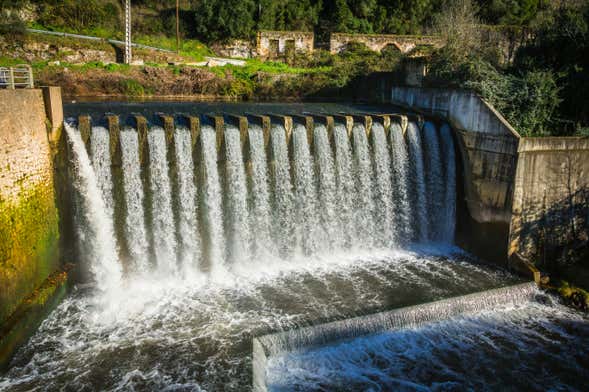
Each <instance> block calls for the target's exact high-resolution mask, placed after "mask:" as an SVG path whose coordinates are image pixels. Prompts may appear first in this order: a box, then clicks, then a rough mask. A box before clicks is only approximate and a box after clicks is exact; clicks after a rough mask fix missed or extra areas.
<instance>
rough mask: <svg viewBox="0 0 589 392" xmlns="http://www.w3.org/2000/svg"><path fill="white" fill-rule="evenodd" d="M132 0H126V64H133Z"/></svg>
mask: <svg viewBox="0 0 589 392" xmlns="http://www.w3.org/2000/svg"><path fill="white" fill-rule="evenodd" d="M131 58H132V55H131V0H125V64H131Z"/></svg>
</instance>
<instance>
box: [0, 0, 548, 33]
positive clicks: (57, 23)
mask: <svg viewBox="0 0 589 392" xmlns="http://www.w3.org/2000/svg"><path fill="white" fill-rule="evenodd" d="M447 3H451V1H448V0H181V1H180V10H181V14H182V33H183V35H184V36H186V37H189V38H197V39H200V40H204V41H213V40H219V39H226V38H247V37H252V36H253V34H255V31H257V30H259V29H268V30H304V31H315V32H316V33H318V34H322V33H323V34H325V33H326V32H330V31H338V32H359V33H391V34H421V33H424V32H427V31H428V29H429V28H430V27H431V26H432V25H433V24H434V21H435V18H436V16H437V15H438V14H439V13H440V12H441V10H442V9H443V8H444V7H445V6H447ZM553 3H554V1H548V0H519V1H518V0H491V1H489V0H478V3H477V6H478V8H479V12H478V14H479V16H480V18H481V21H482V23H486V24H503V25H515V26H528V25H530V24H533V23H535V22H536V21H537V20H538V18H539V17H541V16H542V14H543V13H545V12H546V11H548V10H549V9H550V8H551V7H552V5H551V4H553ZM132 4H133V7H134V23H135V26H134V28H135V30H136V31H137V32H138V33H139V34H148V33H150V34H157V33H161V34H168V33H170V32H171V31H175V6H176V1H174V0H168V1H161V0H132ZM31 5H32V6H33V7H34V8H36V12H37V15H36V21H37V22H38V23H39V24H41V25H43V26H46V27H52V28H56V29H58V28H61V29H75V30H77V31H92V30H103V31H112V32H113V33H117V32H118V31H120V29H121V23H122V19H123V12H122V1H120V0H0V7H1V8H3V9H4V8H13V9H18V8H22V7H24V8H28V9H31V8H33V7H31Z"/></svg>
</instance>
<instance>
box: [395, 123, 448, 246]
mask: <svg viewBox="0 0 589 392" xmlns="http://www.w3.org/2000/svg"><path fill="white" fill-rule="evenodd" d="M389 134H390V141H391V142H390V143H391V153H392V181H393V199H394V200H395V203H394V205H393V207H394V211H395V219H396V222H397V228H398V229H397V231H396V236H397V241H398V242H406V241H408V240H409V239H411V238H413V235H414V233H413V227H412V225H411V224H410V222H411V200H410V198H409V167H410V166H409V157H408V153H407V144H406V143H405V139H404V138H403V129H402V128H401V125H400V124H398V123H396V122H393V123H392V124H391V129H390V131H389ZM448 164H450V163H448ZM452 164H453V163H452ZM449 193H452V194H454V193H455V192H454V188H452V190H451V191H449Z"/></svg>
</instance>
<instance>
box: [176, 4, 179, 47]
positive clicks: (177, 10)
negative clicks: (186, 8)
mask: <svg viewBox="0 0 589 392" xmlns="http://www.w3.org/2000/svg"><path fill="white" fill-rule="evenodd" d="M179 9H180V0H176V53H180V10H179Z"/></svg>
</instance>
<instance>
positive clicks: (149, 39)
mask: <svg viewBox="0 0 589 392" xmlns="http://www.w3.org/2000/svg"><path fill="white" fill-rule="evenodd" d="M133 42H136V43H138V44H143V45H148V46H153V47H156V48H161V49H168V50H172V51H175V50H176V38H175V37H173V38H171V37H164V36H138V37H135V38H134V39H133ZM180 55H182V56H185V57H189V58H191V59H193V60H194V61H203V60H204V58H205V56H214V53H213V52H212V51H211V50H210V49H209V48H208V47H207V46H206V45H205V44H203V43H202V42H200V41H197V40H188V39H182V40H180Z"/></svg>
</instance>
